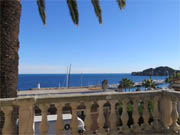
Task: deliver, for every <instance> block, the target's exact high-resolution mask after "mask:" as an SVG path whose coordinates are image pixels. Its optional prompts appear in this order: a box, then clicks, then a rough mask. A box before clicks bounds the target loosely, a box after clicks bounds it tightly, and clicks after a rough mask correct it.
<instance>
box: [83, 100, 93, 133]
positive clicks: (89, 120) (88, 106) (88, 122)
mask: <svg viewBox="0 0 180 135" xmlns="http://www.w3.org/2000/svg"><path fill="white" fill-rule="evenodd" d="M91 105H92V103H91V102H88V103H85V106H86V110H85V113H86V114H85V115H86V117H85V121H84V122H85V126H86V132H85V134H87V135H88V134H91V124H92V118H91Z"/></svg>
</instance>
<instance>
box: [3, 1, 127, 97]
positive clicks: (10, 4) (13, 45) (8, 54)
mask: <svg viewBox="0 0 180 135" xmlns="http://www.w3.org/2000/svg"><path fill="white" fill-rule="evenodd" d="M66 1H67V5H68V8H69V12H70V16H71V18H72V21H73V23H74V24H75V25H78V22H79V13H78V6H77V1H76V0H66ZM117 2H118V5H119V7H120V9H124V7H125V0H117ZM91 3H92V5H93V7H94V11H95V14H96V16H97V18H98V20H99V23H100V24H101V23H102V17H101V8H100V3H99V0H91ZM37 5H38V9H39V14H40V16H41V19H42V22H43V24H44V25H46V14H45V0H37ZM20 16H21V1H20V0H0V20H1V21H0V36H1V38H0V42H1V44H0V98H7V97H16V96H17V92H16V88H17V80H18V79H17V78H18V59H19V56H18V50H19V39H18V35H19V24H20Z"/></svg>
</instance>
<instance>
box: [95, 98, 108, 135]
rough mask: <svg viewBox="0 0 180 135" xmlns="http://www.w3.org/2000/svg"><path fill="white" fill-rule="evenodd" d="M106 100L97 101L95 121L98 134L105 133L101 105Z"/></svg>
mask: <svg viewBox="0 0 180 135" xmlns="http://www.w3.org/2000/svg"><path fill="white" fill-rule="evenodd" d="M105 102H106V101H103V100H101V101H98V105H99V107H98V119H97V122H98V127H99V129H98V134H102V135H103V134H104V133H105V130H104V123H105V118H104V110H103V106H104V104H105Z"/></svg>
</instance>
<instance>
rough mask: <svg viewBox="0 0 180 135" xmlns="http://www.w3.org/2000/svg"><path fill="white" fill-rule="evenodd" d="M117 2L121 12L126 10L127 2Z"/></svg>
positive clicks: (118, 0) (119, 0)
mask: <svg viewBox="0 0 180 135" xmlns="http://www.w3.org/2000/svg"><path fill="white" fill-rule="evenodd" d="M117 2H118V5H119V8H120V9H121V10H122V9H124V8H125V5H126V0H117Z"/></svg>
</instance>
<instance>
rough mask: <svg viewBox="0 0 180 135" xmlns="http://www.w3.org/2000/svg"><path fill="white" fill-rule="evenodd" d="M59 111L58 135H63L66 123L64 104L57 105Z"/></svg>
mask: <svg viewBox="0 0 180 135" xmlns="http://www.w3.org/2000/svg"><path fill="white" fill-rule="evenodd" d="M55 106H56V109H57V120H56V135H62V131H63V129H64V121H63V118H62V107H63V105H62V104H55Z"/></svg>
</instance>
